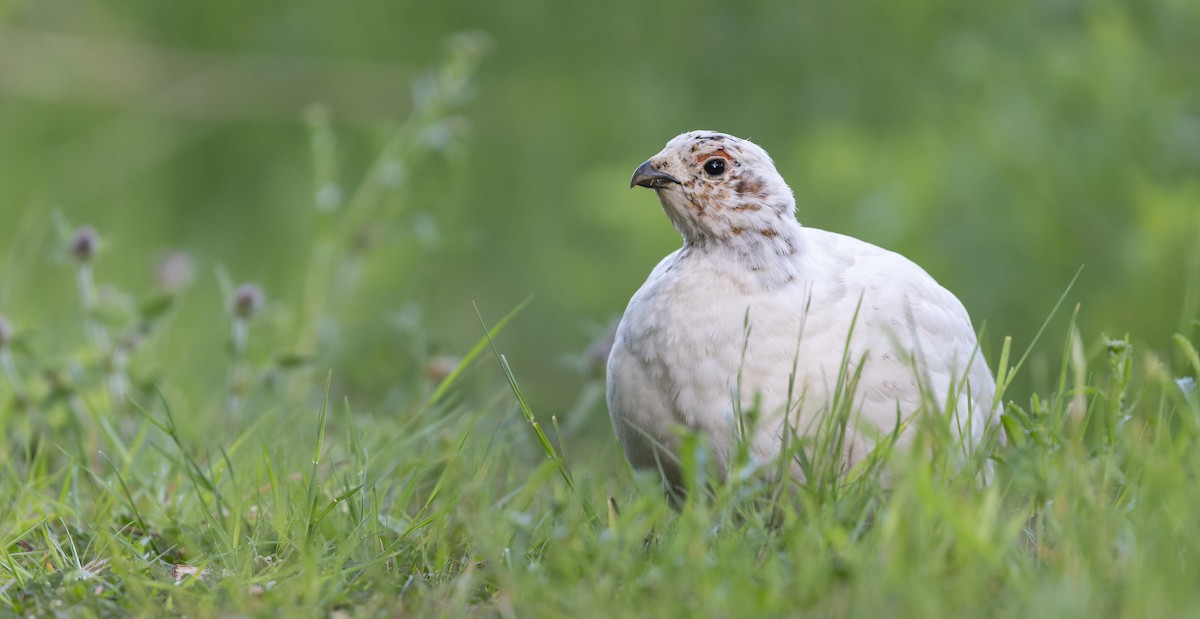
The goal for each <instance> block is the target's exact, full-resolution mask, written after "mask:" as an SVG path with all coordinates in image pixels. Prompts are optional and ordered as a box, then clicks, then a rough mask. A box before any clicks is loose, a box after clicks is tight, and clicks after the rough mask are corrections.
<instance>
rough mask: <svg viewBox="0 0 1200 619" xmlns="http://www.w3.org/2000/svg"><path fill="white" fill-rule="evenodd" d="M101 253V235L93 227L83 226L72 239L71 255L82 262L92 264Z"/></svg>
mask: <svg viewBox="0 0 1200 619" xmlns="http://www.w3.org/2000/svg"><path fill="white" fill-rule="evenodd" d="M99 251H100V233H99V232H96V229H95V228H93V227H91V226H83V227H82V228H79V229H78V230H76V231H75V236H73V237H71V255H72V256H75V259H76V260H78V261H80V262H91V261H92V258H95V257H96V253H97V252H99Z"/></svg>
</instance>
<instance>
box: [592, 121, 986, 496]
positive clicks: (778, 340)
mask: <svg viewBox="0 0 1200 619" xmlns="http://www.w3.org/2000/svg"><path fill="white" fill-rule="evenodd" d="M632 185H641V186H644V187H649V188H652V189H655V190H656V192H657V193H658V197H659V200H660V201H661V202H662V206H663V210H664V212H666V214H667V216H668V217H669V218H670V219H671V222H672V224H673V225H674V226H675V228H676V229H677V230H678V231H679V232H680V234H682V235H683V247H682V248H680V249H679V250H676V251H675V252H673V253H672V254H670V255H669V256H667V257H666V258H664V259H663V260H662V262H660V263H659V264H658V266H657V267H655V268H654V270H653V271H652V272H651V273H650V277H649V278H648V279H647V280H646V283H645V284H643V285H642V287H641V289H639V290H638V291H637V293H636V294H634V295H633V298H632V299H631V300H630V301H629V306H628V308H627V309H626V310H625V315H624V317H623V318H622V319H621V323H620V326H619V327H618V328H617V333H616V340H615V342H614V345H613V349H612V353H611V355H610V357H609V360H608V390H607V396H608V407H609V414H610V416H611V418H612V423H613V429H614V430H615V432H616V434H617V437H618V438H619V439H620V442H621V446H622V447H623V448H624V450H625V454H626V456H627V457H628V458H629V460H630V462H631V463H632V464H633V465H634V466H635V467H639V468H659V469H661V470H662V471H663V472H664V474H665V475H666V476H667V478H668V481H669V482H671V484H672V485H674V486H678V485H680V481H681V480H680V479H679V471H678V468H677V466H676V463H677V450H678V443H679V440H678V439H679V432H678V430H677V428H676V426H684V427H687V428H690V429H692V430H694V431H696V432H699V433H701V434H703V435H705V436H706V437H707V439H708V442H709V445H710V448H711V449H712V451H713V452H714V454H715V456H716V458H717V460H718V464H719V465H720V466H721V468H722V472H723V471H724V465H725V464H726V463H727V461H728V458H729V455H730V452H731V449H733V447H734V441H735V440H736V438H735V436H736V434H735V425H736V423H737V420H736V419H735V417H736V415H735V413H734V411H735V407H734V402H735V398H737V399H740V404H741V408H742V410H750V409H751V408H752V407H754V406H756V405H757V407H758V410H759V413H760V418H759V422H758V424H757V427H756V428H755V433H754V435H753V436H752V437H751V438H750V440H749V442H750V448H751V450H752V452H753V453H754V454H755V455H756V456H758V457H760V458H763V459H767V458H771V457H773V456H775V455H777V454H778V453H779V451H780V445H781V441H782V440H783V437H784V435H785V432H794V433H796V435H798V436H801V437H802V436H805V435H806V434H808V433H811V432H813V431H814V429H815V428H816V427H817V426H818V424H819V423H820V420H821V418H822V417H823V416H824V415H827V414H829V410H830V403H831V402H830V400H831V398H832V397H833V394H834V393H835V391H836V384H835V383H836V381H837V379H838V376H839V370H840V369H841V367H842V363H843V357H844V355H843V352H844V350H845V349H846V344H847V338H848V337H849V355H848V361H849V367H850V371H851V372H853V371H854V369H855V368H856V367H857V365H858V364H859V363H861V364H862V371H861V376H860V379H859V382H858V384H857V387H856V389H855V390H854V392H853V398H854V399H853V411H854V416H853V417H852V418H851V419H850V423H849V426H850V432H849V436H847V441H846V444H845V448H844V450H843V451H844V453H843V454H842V458H843V460H844V462H843V465H844V466H846V467H849V466H853V465H854V464H855V463H857V462H858V461H860V460H861V459H862V458H864V457H865V456H866V455H867V454H868V453H869V451H870V449H871V447H872V446H873V445H874V443H875V441H876V439H877V438H878V437H880V436H883V435H886V434H888V433H890V432H891V431H892V430H893V429H894V428H895V426H896V422H897V419H898V418H899V419H902V420H907V419H909V418H910V417H911V416H912V415H914V414H916V413H917V412H918V411H919V410H921V409H922V407H923V405H926V404H927V403H932V404H935V405H936V406H938V408H939V410H944V409H945V408H946V403H947V402H952V403H953V404H952V405H951V406H952V407H953V411H954V414H955V420H954V421H955V423H954V424H953V425H954V426H955V427H956V428H959V429H960V430H961V432H963V433H964V434H966V436H964V437H963V438H965V439H967V442H968V443H976V442H978V441H979V440H980V438H981V437H982V435H983V432H984V429H985V427H986V426H987V425H989V424H990V423H991V422H992V418H993V416H994V411H993V409H992V399H993V394H994V391H995V382H994V380H993V378H992V375H991V372H990V371H989V370H988V368H987V365H986V363H985V362H984V361H983V360H982V359H981V358H980V353H979V351H978V345H977V343H976V338H975V331H974V329H973V328H972V326H971V320H970V318H969V317H968V315H967V312H966V310H965V309H964V308H963V306H962V304H961V303H960V302H959V301H958V299H957V298H955V297H954V295H952V294H951V293H950V292H948V291H947V290H946V289H944V288H942V287H941V286H940V285H938V283H937V282H936V281H934V280H933V278H932V277H930V276H929V274H927V273H926V272H925V271H924V270H922V269H921V268H920V267H919V266H917V265H916V264H914V263H913V262H911V261H909V260H908V259H906V258H904V257H903V256H901V255H899V254H896V253H893V252H890V251H887V250H884V249H881V248H879V247H876V246H874V245H871V244H869V243H866V242H863V241H860V240H858V239H854V238H851V237H847V236H843V235H840V234H835V233H832V232H825V231H822V230H815V229H811V228H805V227H802V226H801V225H800V224H799V222H797V221H796V217H795V200H794V198H793V196H792V191H791V189H790V188H788V186H787V184H786V183H785V182H784V181H783V178H782V177H780V175H779V173H778V172H777V171H776V170H775V165H774V163H773V162H772V161H771V158H770V157H769V156H768V155H767V153H766V152H765V151H763V150H762V149H761V148H759V147H758V146H756V145H755V144H753V143H751V142H749V141H747V140H742V139H739V138H736V137H733V136H729V135H725V134H720V133H713V132H707V131H693V132H690V133H685V134H683V135H680V136H678V137H676V138H675V139H673V140H671V141H670V142H668V143H667V145H666V147H665V148H664V149H663V150H662V152H660V153H658V154H657V155H655V156H654V157H652V158H651V159H650V160H648V161H647V162H646V163H644V164H642V166H640V167H639V168H638V169H637V171H636V172H635V173H634V177H633V181H632V183H631V186H632ZM856 315H857V318H856ZM852 324H853V333H851V326H852ZM747 325H748V327H747ZM793 368H794V369H795V377H794V380H793V378H792V373H793ZM739 372H740V376H741V387H740V390H739V389H738V376H739ZM922 388H924V390H925V395H923V394H922ZM789 391H790V392H791V393H792V396H791V401H790V402H789V400H788V397H789V396H788V394H789ZM926 408H929V407H928V406H926ZM785 420H786V424H785ZM910 438H911V433H909V432H907V431H906V432H904V433H902V434H901V435H900V439H899V441H898V442H899V445H900V446H904V445H905V444H907V442H908V440H909V439H910ZM656 452H657V453H656Z"/></svg>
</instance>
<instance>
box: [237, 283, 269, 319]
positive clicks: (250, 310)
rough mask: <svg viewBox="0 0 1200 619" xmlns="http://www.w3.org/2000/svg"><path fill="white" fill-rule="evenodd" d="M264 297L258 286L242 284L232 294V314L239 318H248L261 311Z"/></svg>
mask: <svg viewBox="0 0 1200 619" xmlns="http://www.w3.org/2000/svg"><path fill="white" fill-rule="evenodd" d="M264 302H266V296H265V295H264V294H263V291H262V288H259V287H258V284H242V285H241V286H238V288H237V290H236V291H234V293H233V313H235V314H237V315H238V317H239V318H250V317H251V316H253V315H254V314H256V313H258V310H260V309H262V306H263V303H264Z"/></svg>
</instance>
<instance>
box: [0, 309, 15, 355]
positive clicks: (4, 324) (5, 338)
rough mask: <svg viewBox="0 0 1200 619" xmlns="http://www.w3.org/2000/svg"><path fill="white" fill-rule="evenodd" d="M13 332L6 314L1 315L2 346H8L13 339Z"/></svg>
mask: <svg viewBox="0 0 1200 619" xmlns="http://www.w3.org/2000/svg"><path fill="white" fill-rule="evenodd" d="M12 334H13V333H12V325H10V324H8V321H7V320H5V319H4V316H0V348H4V347H6V346H8V343H9V342H11V341H12Z"/></svg>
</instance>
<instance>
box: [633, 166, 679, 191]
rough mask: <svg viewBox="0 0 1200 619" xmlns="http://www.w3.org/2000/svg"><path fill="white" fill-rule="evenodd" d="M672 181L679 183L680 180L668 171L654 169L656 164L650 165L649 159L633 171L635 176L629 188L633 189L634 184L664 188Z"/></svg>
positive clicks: (651, 187)
mask: <svg viewBox="0 0 1200 619" xmlns="http://www.w3.org/2000/svg"><path fill="white" fill-rule="evenodd" d="M671 183H675V184H676V185H678V184H679V181H678V180H675V177H674V176H671V175H670V174H667V173H666V172H659V171H658V170H656V169H654V166H652V165H650V162H649V161H647V162H646V163H643V164H642V165H640V166H638V169H636V170H634V171H633V178H632V179H630V181H629V188H630V189H633V187H634V186H639V185H640V186H642V187H648V188H650V189H662V188H663V187H666V186H667V185H669V184H671Z"/></svg>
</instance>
